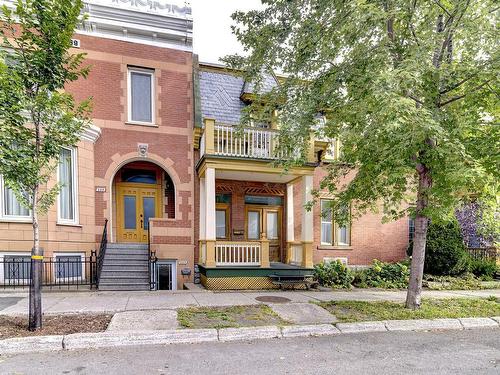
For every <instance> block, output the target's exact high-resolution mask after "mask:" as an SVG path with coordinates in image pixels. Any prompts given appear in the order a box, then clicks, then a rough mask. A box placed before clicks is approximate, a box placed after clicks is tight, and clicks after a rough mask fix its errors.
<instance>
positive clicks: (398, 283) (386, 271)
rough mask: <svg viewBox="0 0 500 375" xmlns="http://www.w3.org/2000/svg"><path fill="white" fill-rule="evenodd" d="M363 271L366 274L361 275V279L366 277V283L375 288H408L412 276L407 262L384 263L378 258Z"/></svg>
mask: <svg viewBox="0 0 500 375" xmlns="http://www.w3.org/2000/svg"><path fill="white" fill-rule="evenodd" d="M363 272H364V273H365V276H359V279H360V280H363V278H364V279H365V282H366V284H367V285H368V286H370V287H374V288H387V289H392V288H406V287H407V286H408V279H409V277H410V270H409V268H408V266H407V265H406V264H404V263H384V262H381V261H379V260H377V259H375V260H374V261H373V264H372V266H371V267H370V268H368V269H366V270H364V271H363Z"/></svg>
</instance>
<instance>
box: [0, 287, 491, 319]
mask: <svg viewBox="0 0 500 375" xmlns="http://www.w3.org/2000/svg"><path fill="white" fill-rule="evenodd" d="M263 296H279V297H285V298H287V299H289V300H290V301H289V302H288V303H304V302H310V301H331V300H333V301H341V300H356V301H396V302H398V301H399V302H403V301H404V300H405V297H406V291H382V290H373V289H358V290H352V291H328V292H322V291H251V292H210V291H205V290H200V291H152V292H45V293H44V294H43V300H42V306H43V312H44V313H45V314H74V313H94V314H96V313H115V312H121V311H138V310H171V309H177V308H180V307H194V306H237V305H255V304H260V303H263V302H261V301H259V300H258V299H256V298H257V297H263ZM488 296H496V297H498V298H500V289H490V290H477V291H467V290H457V291H424V292H423V297H424V298H459V297H470V298H472V297H488ZM27 311H28V295H27V292H20V293H14V292H8V293H0V315H25V314H27Z"/></svg>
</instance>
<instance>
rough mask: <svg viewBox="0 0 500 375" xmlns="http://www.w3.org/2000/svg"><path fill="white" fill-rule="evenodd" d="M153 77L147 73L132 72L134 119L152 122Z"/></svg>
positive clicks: (131, 90)
mask: <svg viewBox="0 0 500 375" xmlns="http://www.w3.org/2000/svg"><path fill="white" fill-rule="evenodd" d="M151 78H152V76H151V75H150V74H147V73H139V72H131V73H130V81H131V82H130V84H131V88H130V92H131V102H132V121H140V122H152V121H153V116H152V108H151V103H152V97H151Z"/></svg>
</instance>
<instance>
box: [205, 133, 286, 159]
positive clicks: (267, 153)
mask: <svg viewBox="0 0 500 375" xmlns="http://www.w3.org/2000/svg"><path fill="white" fill-rule="evenodd" d="M278 137H279V133H278V132H277V131H275V130H272V129H262V128H243V129H239V128H238V127H236V126H228V125H215V127H214V153H215V154H216V155H224V156H237V157H243V158H257V159H281V158H283V157H284V155H283V153H281V152H278V145H279V140H278Z"/></svg>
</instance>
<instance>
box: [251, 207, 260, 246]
mask: <svg viewBox="0 0 500 375" xmlns="http://www.w3.org/2000/svg"><path fill="white" fill-rule="evenodd" d="M248 239H249V240H258V239H260V212H258V211H248Z"/></svg>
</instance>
